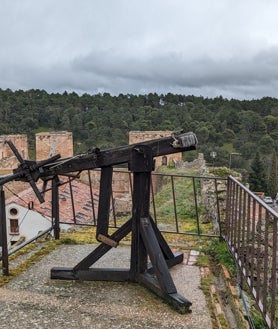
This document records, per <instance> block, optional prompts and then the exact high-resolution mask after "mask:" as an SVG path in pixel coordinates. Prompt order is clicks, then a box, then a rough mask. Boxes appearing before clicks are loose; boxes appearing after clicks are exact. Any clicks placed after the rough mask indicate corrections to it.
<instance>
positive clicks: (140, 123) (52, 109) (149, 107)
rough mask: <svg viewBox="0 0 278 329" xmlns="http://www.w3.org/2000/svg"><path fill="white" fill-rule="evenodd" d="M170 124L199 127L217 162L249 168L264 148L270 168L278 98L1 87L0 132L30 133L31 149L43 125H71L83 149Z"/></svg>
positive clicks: (202, 144)
mask: <svg viewBox="0 0 278 329" xmlns="http://www.w3.org/2000/svg"><path fill="white" fill-rule="evenodd" d="M164 129H165V130H173V131H175V130H180V129H184V130H185V131H193V132H195V133H196V135H197V137H198V140H199V146H198V152H202V153H204V155H205V158H206V160H207V161H208V162H209V163H212V162H213V164H214V165H215V166H227V167H228V166H232V167H233V168H235V167H238V168H244V169H245V170H247V171H248V170H249V168H250V164H251V163H252V160H253V159H254V158H255V154H256V153H257V152H258V153H259V155H260V157H261V159H262V161H263V163H264V166H265V168H266V170H269V169H270V164H271V155H272V154H273V151H274V150H275V151H276V153H277V151H278V99H276V98H269V97H266V98H262V99H260V100H251V101H246V100H245V101H240V100H234V99H232V100H227V99H224V98H222V97H217V98H213V99H209V98H203V97H195V96H185V95H175V94H171V93H168V94H167V95H157V94H155V93H154V94H153V93H151V94H148V95H123V94H120V95H118V96H112V95H110V94H108V93H104V94H97V95H89V94H83V95H78V94H77V93H74V92H72V93H67V92H64V93H63V94H54V93H51V94H49V93H47V92H46V91H44V90H28V91H22V90H19V91H11V90H9V89H7V90H1V89H0V134H16V133H19V134H22V133H25V134H27V135H28V139H29V142H30V149H31V152H30V154H32V150H34V135H35V133H37V132H41V131H61V130H67V131H71V132H72V133H73V137H74V149H75V152H76V153H79V152H82V151H86V150H87V149H89V148H91V147H94V146H97V147H99V148H109V147H114V146H119V145H124V144H126V143H127V142H128V139H127V133H128V131H130V130H164ZM212 152H215V153H216V157H215V159H213V158H212V156H211V154H212ZM234 153H240V154H234ZM185 156H186V157H187V158H188V159H191V158H192V157H196V153H194V152H186V154H185Z"/></svg>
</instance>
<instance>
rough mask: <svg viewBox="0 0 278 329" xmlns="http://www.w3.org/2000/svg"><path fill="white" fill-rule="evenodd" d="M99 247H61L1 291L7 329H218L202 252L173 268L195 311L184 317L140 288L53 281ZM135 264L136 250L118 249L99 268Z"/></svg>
mask: <svg viewBox="0 0 278 329" xmlns="http://www.w3.org/2000/svg"><path fill="white" fill-rule="evenodd" d="M93 248H94V246H92V245H70V246H69V245H64V246H60V247H58V248H57V249H56V250H54V251H53V252H52V253H51V254H49V255H48V256H46V257H45V258H44V259H43V260H41V261H40V262H38V263H36V264H34V265H33V266H32V267H30V268H29V269H28V270H27V271H25V272H24V273H22V274H21V275H19V276H17V277H16V278H14V279H13V280H12V281H10V282H9V283H8V284H7V285H5V287H4V288H1V289H0V323H1V328H2V329H11V328H13V329H17V328H20V329H29V328H32V329H33V328H40V329H56V328H57V329H71V328H75V329H76V328H87V329H91V328H92V329H93V328H123V329H124V328H132V329H133V328H134V329H137V328H155V329H157V328H165V329H166V328H167V329H174V328H175V329H189V328H190V329H202V328H206V329H211V328H212V325H211V319H210V314H209V311H208V308H207V305H206V301H205V296H204V294H203V292H202V290H201V289H200V279H201V275H200V269H199V267H197V266H194V262H195V261H196V258H197V256H198V254H197V253H196V252H194V251H190V252H188V253H186V254H185V260H184V262H183V263H182V264H178V265H176V266H174V267H172V268H171V270H170V272H171V275H172V278H173V280H174V282H175V285H176V287H177V290H178V292H179V293H180V294H181V295H183V296H184V297H185V298H187V299H188V300H190V301H191V302H192V307H191V310H192V312H191V313H189V314H185V315H181V314H179V313H177V312H175V311H174V310H173V309H172V308H171V307H170V306H169V305H167V304H165V303H164V302H163V301H162V300H161V299H160V298H158V297H156V296H155V295H154V294H152V293H151V292H150V291H149V290H147V289H145V288H144V287H142V286H140V285H139V284H135V283H119V282H100V281H98V282H94V281H90V282H80V281H60V280H50V270H51V268H52V267H57V266H58V267H60V266H62V267H64V266H65V267H68V266H69V267H72V266H74V265H76V264H77V263H78V262H79V261H80V260H81V259H82V258H84V257H85V256H86V255H88V254H89V253H90V252H91V251H92V250H93ZM129 262H130V248H128V247H118V248H116V249H112V250H110V251H109V252H108V253H107V254H106V255H105V256H104V257H102V258H101V259H100V260H99V261H98V262H97V263H96V264H95V265H94V267H113V268H117V267H120V268H129Z"/></svg>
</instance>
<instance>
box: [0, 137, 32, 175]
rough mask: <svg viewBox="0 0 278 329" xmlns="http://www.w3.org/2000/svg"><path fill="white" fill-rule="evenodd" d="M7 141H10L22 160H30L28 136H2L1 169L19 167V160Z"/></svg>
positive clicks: (0, 142)
mask: <svg viewBox="0 0 278 329" xmlns="http://www.w3.org/2000/svg"><path fill="white" fill-rule="evenodd" d="M5 140H10V141H12V143H13V144H14V146H15V147H16V149H17V150H18V152H19V154H20V155H21V156H22V158H23V159H24V160H25V159H29V153H28V140H27V135H0V169H14V168H17V167H18V159H17V158H16V156H15V155H14V153H13V151H12V150H11V148H10V147H9V145H8V144H7V143H5Z"/></svg>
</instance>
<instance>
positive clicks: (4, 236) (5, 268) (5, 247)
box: [0, 185, 9, 276]
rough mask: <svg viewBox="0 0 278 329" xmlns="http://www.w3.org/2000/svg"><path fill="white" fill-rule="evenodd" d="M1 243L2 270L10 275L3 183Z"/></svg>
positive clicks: (0, 210)
mask: <svg viewBox="0 0 278 329" xmlns="http://www.w3.org/2000/svg"><path fill="white" fill-rule="evenodd" d="M0 221H1V223H0V224H1V225H0V239H1V240H0V245H1V247H2V271H3V275H6V276H8V275H9V254H8V244H7V221H6V206H5V193H4V190H3V185H0Z"/></svg>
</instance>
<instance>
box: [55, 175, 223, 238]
mask: <svg viewBox="0 0 278 329" xmlns="http://www.w3.org/2000/svg"><path fill="white" fill-rule="evenodd" d="M92 172H94V174H95V173H96V172H98V170H92V171H88V177H89V178H87V179H86V181H87V182H89V183H90V187H89V188H90V191H91V196H92V198H91V201H90V207H91V212H90V220H86V221H82V219H81V220H78V221H77V218H78V217H79V214H78V213H77V212H76V211H75V208H77V207H74V206H73V207H72V218H68V219H67V220H66V221H61V220H60V223H62V224H78V225H86V226H95V225H96V223H97V212H98V211H97V209H98V204H97V201H98V198H96V195H97V191H98V188H99V186H98V184H96V179H95V178H94V179H92V178H91V175H92ZM113 175H121V180H122V181H124V182H125V187H124V190H125V191H124V192H121V193H119V191H118V190H117V188H115V185H114V184H112V197H111V201H110V219H109V227H110V228H119V227H120V226H121V225H122V224H123V222H124V221H127V220H128V219H129V218H130V217H131V215H132V193H133V177H132V173H131V172H129V171H124V170H116V171H115V172H114V173H113ZM115 181H117V179H116V178H115ZM91 182H93V185H91ZM226 182H227V179H226V178H219V177H212V176H190V175H181V174H180V175H178V174H165V173H153V174H152V181H151V196H150V198H151V200H150V201H151V202H150V214H151V216H152V218H153V219H154V221H155V223H156V224H157V226H158V228H159V229H160V231H161V232H163V233H175V234H187V235H199V236H203V235H204V236H210V237H221V228H222V226H223V225H224V210H223V209H224V208H225V204H224V200H225V199H226V196H225V195H226ZM69 184H70V182H69ZM204 191H205V192H204ZM72 198H73V199H74V195H72ZM72 204H73V205H74V201H72Z"/></svg>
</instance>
